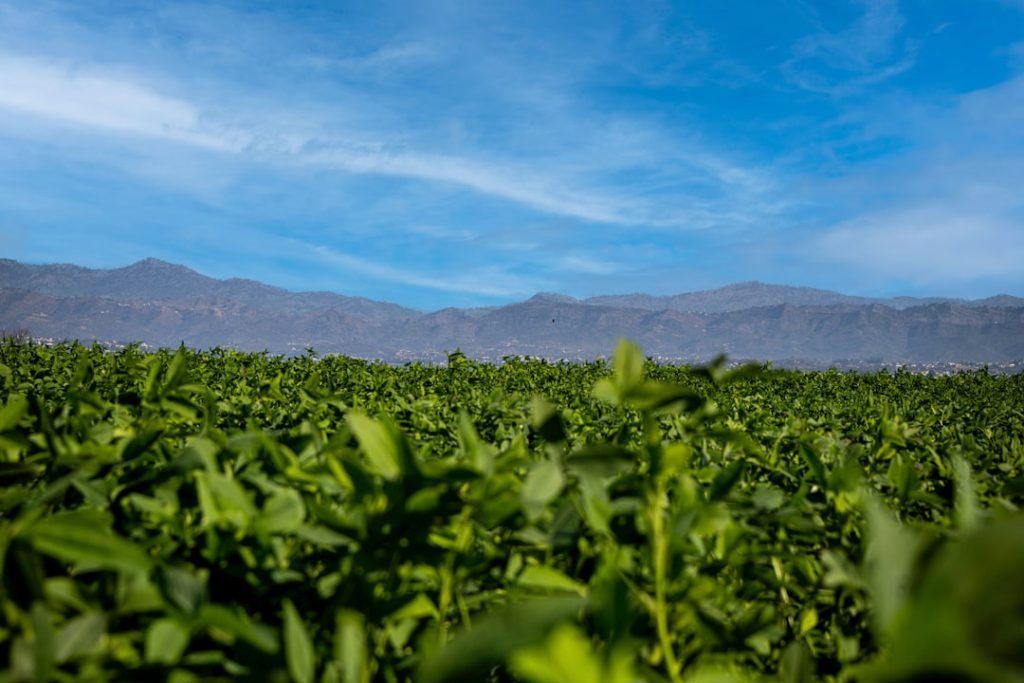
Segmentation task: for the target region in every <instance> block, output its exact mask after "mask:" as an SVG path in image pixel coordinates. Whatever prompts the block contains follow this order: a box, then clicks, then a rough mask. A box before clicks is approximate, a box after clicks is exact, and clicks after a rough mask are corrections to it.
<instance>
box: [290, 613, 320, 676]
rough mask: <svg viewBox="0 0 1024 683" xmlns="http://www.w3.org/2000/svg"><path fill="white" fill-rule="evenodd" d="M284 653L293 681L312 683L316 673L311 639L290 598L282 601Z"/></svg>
mask: <svg viewBox="0 0 1024 683" xmlns="http://www.w3.org/2000/svg"><path fill="white" fill-rule="evenodd" d="M284 655H285V661H286V663H287V664H288V673H289V674H290V675H291V677H292V680H293V681H295V683H312V682H313V675H314V674H315V673H316V660H315V658H314V654H313V641H312V639H311V638H310V637H309V631H307V630H306V625H305V624H304V623H303V621H302V617H300V616H299V613H298V611H296V609H295V605H293V604H292V601H291V600H285V601H284Z"/></svg>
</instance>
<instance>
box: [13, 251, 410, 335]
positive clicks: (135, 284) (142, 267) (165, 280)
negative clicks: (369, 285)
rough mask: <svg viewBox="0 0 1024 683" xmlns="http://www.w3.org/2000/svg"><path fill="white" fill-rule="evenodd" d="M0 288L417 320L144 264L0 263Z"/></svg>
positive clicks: (394, 309)
mask: <svg viewBox="0 0 1024 683" xmlns="http://www.w3.org/2000/svg"><path fill="white" fill-rule="evenodd" d="M0 287H2V288H9V289H24V290H29V291H33V292H40V293H43V294H50V295H52V296H56V297H66V296H74V297H98V298H107V299H115V300H120V301H135V300H147V299H152V300H157V301H179V302H180V301H191V300H193V299H199V300H201V301H202V302H205V303H215V302H217V301H225V300H229V301H232V302H236V303H240V304H245V305H247V306H252V307H254V308H261V309H269V310H281V311H283V310H292V311H294V310H306V311H311V310H317V309H325V308H337V309H341V310H345V311H348V312H350V313H352V314H353V315H359V316H361V317H364V318H369V319H379V320H383V319H393V318H397V317H410V316H415V315H418V314H419V313H418V311H414V310H412V309H409V308H404V307H402V306H398V305H395V304H390V303H384V302H380V301H372V300H370V299H364V298H361V297H348V296H342V295H340V294H334V293H332V292H301V293H296V292H290V291H288V290H286V289H280V288H278V287H271V286H270V285H265V284H263V283H261V282H256V281H255V280H244V279H240V278H232V279H229V280H217V279H214V278H211V277H207V276H205V275H201V274H199V273H197V272H195V271H194V270H191V269H189V268H186V267H185V266H179V265H175V264H173V263H167V262H165V261H160V260H158V259H145V260H143V261H139V262H137V263H133V264H131V265H130V266H126V267H124V268H112V269H91V268H82V267H79V266H73V265H66V264H57V265H38V266H37V265H26V264H22V263H18V262H17V261H11V260H9V259H0Z"/></svg>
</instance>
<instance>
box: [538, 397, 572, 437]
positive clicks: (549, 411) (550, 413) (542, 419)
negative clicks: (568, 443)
mask: <svg viewBox="0 0 1024 683" xmlns="http://www.w3.org/2000/svg"><path fill="white" fill-rule="evenodd" d="M530 424H531V426H532V427H533V431H535V432H536V433H537V434H540V436H541V438H543V439H544V440H545V441H547V442H548V443H561V442H562V441H565V440H566V438H567V437H568V434H567V432H566V431H565V423H563V422H562V415H561V413H559V412H558V409H557V408H555V406H553V405H551V404H550V403H548V402H547V401H545V400H544V399H543V398H541V397H540V396H534V397H533V399H531V401H530Z"/></svg>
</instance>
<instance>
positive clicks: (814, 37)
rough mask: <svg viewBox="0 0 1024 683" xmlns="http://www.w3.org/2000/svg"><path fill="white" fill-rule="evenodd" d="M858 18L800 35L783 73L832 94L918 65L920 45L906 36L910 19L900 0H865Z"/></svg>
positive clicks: (809, 87)
mask: <svg viewBox="0 0 1024 683" xmlns="http://www.w3.org/2000/svg"><path fill="white" fill-rule="evenodd" d="M861 4H862V5H863V12H862V13H861V14H860V16H859V17H858V18H857V20H856V21H854V22H853V23H851V24H850V25H848V26H846V27H845V28H843V29H841V30H838V31H834V30H829V29H827V28H825V27H824V26H823V25H821V24H820V23H819V27H818V30H817V31H816V32H814V33H812V34H810V35H807V36H805V37H804V38H802V39H800V40H798V41H797V42H796V43H795V44H794V45H793V47H792V56H791V57H790V58H789V59H788V60H787V61H785V62H784V63H783V64H782V72H783V74H784V75H785V76H786V77H787V78H788V79H789V80H790V81H791V82H792V83H794V84H795V85H797V86H799V87H801V88H803V89H805V90H811V91H814V92H819V93H825V94H830V95H849V94H853V93H855V92H858V91H860V90H862V89H864V88H866V87H869V86H872V85H876V84H878V83H882V82H884V81H886V80H889V79H890V78H893V77H894V76H897V75H899V74H901V73H903V72H905V71H907V70H908V69H910V68H911V67H913V66H914V61H915V52H916V45H915V43H914V42H913V41H912V40H909V39H907V38H902V39H901V32H902V29H903V27H904V24H905V19H904V17H903V15H902V14H901V13H900V11H899V4H898V2H897V0H863V2H862V3H861Z"/></svg>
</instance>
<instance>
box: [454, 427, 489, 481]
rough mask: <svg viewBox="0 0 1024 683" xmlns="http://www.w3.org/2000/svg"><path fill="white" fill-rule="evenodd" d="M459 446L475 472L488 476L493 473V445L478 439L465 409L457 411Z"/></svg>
mask: <svg viewBox="0 0 1024 683" xmlns="http://www.w3.org/2000/svg"><path fill="white" fill-rule="evenodd" d="M459 448H460V449H462V454H463V456H464V457H465V458H466V460H467V461H468V462H469V464H470V465H471V466H472V467H473V469H475V470H476V471H477V472H480V473H481V474H483V475H484V476H488V477H489V476H491V475H492V474H494V447H493V446H491V445H490V444H489V443H485V442H483V441H481V440H480V436H479V435H478V434H477V432H476V427H474V426H473V421H472V420H471V419H470V417H469V415H468V414H466V411H465V410H460V411H459Z"/></svg>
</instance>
